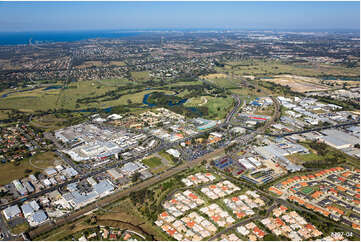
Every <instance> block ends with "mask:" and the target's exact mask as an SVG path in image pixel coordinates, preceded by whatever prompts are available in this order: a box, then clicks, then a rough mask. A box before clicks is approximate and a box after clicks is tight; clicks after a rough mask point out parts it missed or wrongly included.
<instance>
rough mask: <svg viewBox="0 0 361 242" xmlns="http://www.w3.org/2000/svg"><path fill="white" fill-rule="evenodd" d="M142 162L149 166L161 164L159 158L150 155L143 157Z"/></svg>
mask: <svg viewBox="0 0 361 242" xmlns="http://www.w3.org/2000/svg"><path fill="white" fill-rule="evenodd" d="M142 162H143V163H144V164H145V165H147V166H149V168H154V167H157V166H160V165H161V164H162V161H161V159H160V158H158V157H151V158H148V159H144V160H142Z"/></svg>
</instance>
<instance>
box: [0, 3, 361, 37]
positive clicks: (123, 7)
mask: <svg viewBox="0 0 361 242" xmlns="http://www.w3.org/2000/svg"><path fill="white" fill-rule="evenodd" d="M184 28H196V29H210V28H212V29H213V28H225V29H274V30H277V29H279V30H282V29H294V30H297V29H299V30H301V29H302V30H308V29H309V30H313V29H314V30H315V29H355V30H359V29H360V3H359V2H0V31H2V32H23V31H49V30H55V31H64V30H66V31H71V30H116V29H184Z"/></svg>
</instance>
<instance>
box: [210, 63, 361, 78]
mask: <svg viewBox="0 0 361 242" xmlns="http://www.w3.org/2000/svg"><path fill="white" fill-rule="evenodd" d="M216 70H217V72H219V73H233V74H235V75H239V76H269V75H281V74H285V73H287V74H291V75H298V76H313V77H318V76H326V75H332V76H349V77H356V78H358V77H359V76H360V67H354V68H347V67H344V66H340V65H326V64H323V65H309V64H288V63H282V62H281V61H264V60H244V61H240V62H228V63H225V66H224V67H216Z"/></svg>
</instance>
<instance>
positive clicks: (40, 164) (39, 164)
mask: <svg viewBox="0 0 361 242" xmlns="http://www.w3.org/2000/svg"><path fill="white" fill-rule="evenodd" d="M56 159H57V158H56V155H55V153H53V152H44V153H39V154H37V155H35V156H33V157H30V158H26V159H24V160H22V161H20V162H8V163H5V164H1V165H0V184H1V185H6V184H8V183H10V182H11V181H13V180H15V179H20V178H23V177H24V176H25V175H30V174H34V173H35V172H37V171H40V172H41V171H42V170H43V169H44V168H47V167H50V166H53V165H54V161H55V160H56ZM30 160H31V161H30ZM32 164H33V165H32ZM26 171H27V172H26Z"/></svg>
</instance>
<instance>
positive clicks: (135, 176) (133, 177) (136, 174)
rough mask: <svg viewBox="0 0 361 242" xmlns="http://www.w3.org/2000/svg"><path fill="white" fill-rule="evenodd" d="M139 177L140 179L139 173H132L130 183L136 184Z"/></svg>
mask: <svg viewBox="0 0 361 242" xmlns="http://www.w3.org/2000/svg"><path fill="white" fill-rule="evenodd" d="M139 177H140V173H139V172H136V173H134V174H133V176H132V182H137V181H138V179H139Z"/></svg>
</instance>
